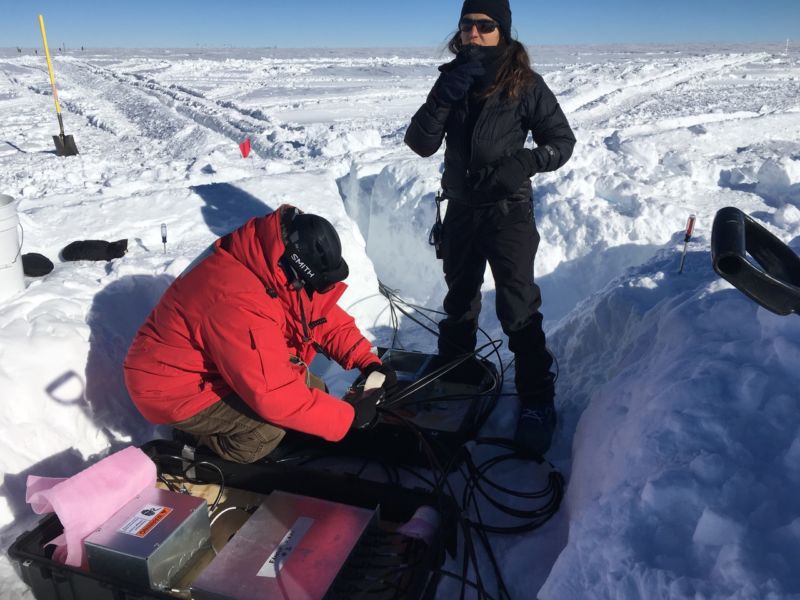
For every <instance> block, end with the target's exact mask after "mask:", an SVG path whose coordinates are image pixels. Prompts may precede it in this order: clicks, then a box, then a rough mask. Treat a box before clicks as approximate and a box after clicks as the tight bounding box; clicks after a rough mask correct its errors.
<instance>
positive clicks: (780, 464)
mask: <svg viewBox="0 0 800 600" xmlns="http://www.w3.org/2000/svg"><path fill="white" fill-rule="evenodd" d="M530 50H531V53H532V56H533V59H534V63H535V65H536V66H537V68H538V69H539V70H540V71H541V72H542V73H543V75H544V76H545V79H546V80H547V82H548V84H549V85H550V87H551V88H552V89H553V90H554V92H555V93H556V94H557V96H558V97H559V99H560V101H561V103H562V106H563V107H564V110H565V112H566V114H567V115H568V117H569V119H570V122H571V123H572V125H573V127H574V129H575V131H576V135H577V137H578V140H579V144H578V146H577V148H576V152H575V155H574V157H573V158H572V160H571V161H570V162H569V163H568V164H567V166H566V167H564V168H563V169H561V170H560V171H558V172H556V173H554V174H545V175H538V176H536V177H535V178H534V180H533V182H534V188H535V190H534V193H535V197H536V220H537V224H538V227H539V230H540V233H541V237H542V243H541V246H540V250H539V255H538V257H537V261H536V276H537V280H538V281H539V283H540V285H541V288H542V292H543V297H544V304H543V309H542V310H543V313H544V315H545V326H546V329H547V332H548V336H549V342H550V345H551V347H552V349H553V351H554V352H555V354H556V355H557V357H558V362H559V366H560V377H559V380H558V384H557V394H558V395H557V403H558V408H559V414H560V424H559V429H558V433H557V439H556V442H555V445H554V447H553V449H552V450H551V453H550V455H549V458H550V460H551V461H552V462H553V463H554V464H556V465H557V466H558V467H559V468H560V469H561V470H562V472H563V473H564V474H565V476H566V477H567V481H568V489H567V495H566V499H565V502H564V504H563V506H562V510H561V512H560V513H559V515H558V516H557V517H556V518H555V519H554V520H553V521H551V522H550V523H548V525H547V526H546V527H544V528H543V529H541V530H537V531H534V532H532V533H529V534H526V535H522V536H506V537H498V536H493V537H492V542H493V545H494V548H495V552H496V554H497V555H498V559H499V563H500V564H501V566H502V569H503V574H504V577H505V579H506V581H507V582H508V584H509V588H510V589H511V591H512V594H513V596H514V597H515V598H516V597H519V598H527V597H532V596H533V595H534V593H536V594H538V596H539V597H541V598H543V599H565V598H575V599H579V598H624V599H627V598H631V599H633V598H649V599H653V598H730V597H736V598H789V597H798V596H800V573H798V571H797V569H796V568H795V560H796V559H795V557H796V556H798V553H800V505H798V503H797V497H798V493H800V466H798V465H800V410H798V406H797V401H798V394H797V390H798V389H800V369H798V368H797V366H798V364H800V321H798V320H797V319H795V318H794V317H793V316H789V317H779V316H776V315H773V314H771V313H769V312H767V311H765V310H764V309H761V308H759V307H757V306H756V305H755V304H754V303H752V302H751V301H750V300H748V299H747V298H746V297H745V296H744V295H742V294H741V293H740V292H738V291H737V290H735V289H733V288H732V287H731V286H729V285H728V284H727V283H725V282H724V281H722V280H720V279H719V278H718V277H717V276H716V275H715V274H714V272H713V271H712V268H711V261H710V253H709V241H710V228H711V223H712V220H713V217H714V215H715V213H716V211H717V210H719V209H720V208H722V207H724V206H736V207H738V208H740V209H741V210H743V211H744V212H746V213H748V214H750V215H752V216H753V217H754V218H756V219H757V220H758V221H759V222H760V223H761V224H763V225H764V226H765V227H767V229H769V230H770V231H771V232H773V233H774V234H776V235H777V236H778V237H780V238H781V239H782V240H784V241H786V242H787V243H789V244H790V245H792V246H793V247H794V248H795V249H800V240H798V236H800V142H798V140H800V56H798V54H797V53H796V52H794V51H791V50H790V53H789V54H788V55H785V54H783V47H781V48H780V49H776V48H765V47H755V46H753V47H724V46H707V47H703V46H691V47H687V48H676V47H658V48H657V47H649V46H626V47H619V48H603V47H563V48H556V47H549V48H548V47H531V48H530ZM444 58H445V57H443V56H442V54H441V53H440V52H438V51H435V50H425V49H392V50H363V49H361V50H205V49H203V50H172V51H169V52H164V51H158V52H157V51H152V50H142V51H137V50H124V51H122V50H102V51H86V52H79V51H76V52H67V53H66V54H65V55H59V56H56V57H54V62H55V70H56V78H57V82H58V85H59V95H60V98H61V100H62V106H63V111H64V123H65V128H66V132H67V133H68V134H72V135H74V136H75V140H76V142H77V146H78V148H79V150H80V152H81V154H80V155H79V156H77V157H72V158H68V159H60V158H57V157H55V156H54V154H53V145H52V138H51V136H52V135H53V134H54V133H56V131H57V123H56V120H55V118H54V117H55V116H54V114H53V103H52V98H51V96H50V86H49V81H48V79H47V74H46V66H45V64H44V60H43V57H41V56H32V55H22V56H18V55H17V53H16V51H13V50H0V74H1V75H2V77H0V132H2V133H0V193H5V194H9V195H11V196H13V197H15V198H16V199H17V200H18V204H17V210H18V213H19V217H20V221H21V223H22V225H23V227H24V230H25V238H24V240H25V241H24V252H39V253H42V254H44V255H46V256H48V257H49V258H50V259H51V260H53V261H54V262H55V263H56V268H55V270H54V271H53V272H52V273H51V274H50V275H48V276H47V277H44V278H41V279H28V280H27V281H26V283H27V289H26V290H25V291H24V292H23V293H20V294H18V295H16V296H13V297H11V298H9V299H6V300H5V301H3V302H2V303H0V393H1V394H2V404H1V405H0V406H1V407H2V408H0V465H1V466H2V471H3V474H4V479H3V484H2V487H1V488H0V490H1V492H0V493H1V495H0V499H1V500H0V528H1V529H0V546H2V547H3V548H7V547H8V546H9V545H10V544H11V543H12V542H13V540H14V539H15V538H16V537H17V536H18V535H19V534H20V533H22V532H23V531H25V530H26V529H30V528H31V527H32V526H33V524H34V523H35V522H36V517H35V516H34V515H33V514H32V513H31V511H30V509H29V507H28V506H27V505H26V504H25V501H24V483H25V477H26V476H27V475H28V474H37V475H49V476H65V475H70V474H73V473H75V472H76V471H77V470H79V469H81V468H83V467H85V466H87V465H88V464H89V463H90V462H91V461H92V460H94V459H95V458H96V456H97V455H98V454H100V453H103V452H105V451H107V449H108V448H109V446H111V447H113V448H119V447H122V446H124V445H126V444H130V443H135V444H141V443H144V442H146V441H148V440H150V439H152V438H154V437H158V436H164V435H167V431H166V430H165V429H164V428H158V427H154V426H152V425H150V424H148V423H147V422H145V421H144V420H143V419H142V418H141V417H140V416H139V415H138V413H137V412H136V410H135V409H134V408H133V407H132V405H131V403H130V400H129V398H128V396H127V393H126V391H125V388H124V384H123V381H122V375H121V361H122V359H123V357H124V354H125V351H126V349H127V346H128V344H129V343H130V341H131V339H132V337H133V335H134V333H135V331H136V329H137V328H138V326H139V325H140V323H141V322H142V321H143V320H144V318H145V317H146V315H147V314H148V312H149V310H150V309H151V308H152V306H154V305H155V303H156V302H157V300H158V298H159V296H160V294H161V293H162V292H163V290H164V289H166V287H167V286H168V285H169V283H170V282H171V281H172V280H173V279H174V278H175V277H176V276H177V275H178V274H179V273H180V272H181V271H182V270H183V269H184V268H185V267H186V266H187V265H188V264H189V263H190V262H191V261H192V260H193V259H194V257H195V256H197V255H198V254H199V253H201V252H202V251H203V250H204V249H205V248H206V247H207V246H208V245H209V244H210V243H211V242H212V241H213V240H214V239H215V238H216V237H217V236H219V235H222V234H224V233H225V232H227V231H229V230H230V229H232V228H234V227H236V226H238V225H239V224H241V223H242V222H244V221H245V220H246V219H248V218H249V217H251V216H254V215H258V214H263V213H264V212H265V211H267V210H269V209H274V208H276V207H277V206H278V205H280V204H281V203H284V202H289V203H293V204H296V205H297V206H299V207H300V208H302V209H303V210H307V211H311V212H317V213H319V214H322V215H324V216H325V217H327V218H329V219H330V220H331V221H332V222H333V223H334V225H335V226H336V228H337V229H338V231H339V232H340V235H341V237H342V240H343V243H344V252H345V257H346V259H347V261H348V263H349V265H350V268H351V275H350V278H349V280H348V283H349V289H348V291H347V293H346V294H345V296H344V297H343V299H342V301H341V304H342V306H344V307H345V308H347V309H348V310H349V311H350V312H351V313H352V314H353V315H354V316H355V317H356V320H357V322H358V324H359V326H360V327H361V328H362V329H363V330H364V331H365V333H366V334H367V335H368V336H369V337H370V339H371V340H373V341H374V342H375V343H376V344H387V343H389V342H390V341H391V338H392V329H391V317H390V312H389V310H388V305H387V302H386V301H385V299H384V298H383V297H381V296H380V295H379V294H378V281H379V280H380V281H382V282H383V283H385V284H386V285H387V286H389V287H390V288H393V289H396V290H398V292H399V293H400V294H401V295H402V296H403V297H404V298H406V299H408V300H409V301H412V302H415V303H417V304H421V305H424V306H428V307H430V308H433V309H438V308H440V306H441V300H442V297H443V293H444V284H443V281H442V275H441V271H440V264H439V263H438V262H437V261H436V259H435V256H434V253H433V250H432V248H430V247H429V245H428V242H427V234H428V229H429V227H430V225H431V223H432V222H433V218H434V206H433V197H434V194H435V193H436V190H437V189H438V184H439V177H440V169H441V159H442V155H441V153H440V154H437V155H436V156H435V157H434V158H430V159H421V158H419V157H417V156H415V155H414V154H413V153H411V152H410V151H409V150H408V149H407V148H406V147H405V146H404V145H403V143H402V138H403V134H404V131H405V127H406V125H407V123H408V120H409V118H410V116H411V115H412V114H413V112H414V111H415V110H416V108H417V107H418V106H419V105H420V104H421V103H422V101H423V100H424V98H425V95H426V93H427V91H428V89H429V88H430V85H431V84H432V82H433V80H434V78H435V76H436V70H435V67H436V66H437V65H438V64H440V63H441V62H443V60H444ZM245 137H249V138H250V139H251V142H252V148H253V153H252V154H251V156H250V158H249V159H247V160H244V159H242V158H241V155H240V153H239V149H238V143H239V142H241V141H242V140H243V139H244V138H245ZM692 213H694V214H696V215H697V226H696V229H695V237H694V238H693V240H692V242H691V243H690V244H689V252H688V256H687V258H686V264H685V268H684V271H683V273H682V274H678V272H677V271H678V263H679V260H680V251H681V249H682V247H683V233H682V231H683V227H684V226H685V224H686V220H687V218H688V216H689V214H692ZM161 223H166V224H167V227H168V243H167V248H166V252H164V249H163V247H162V244H161V238H160V225H161ZM122 238H127V239H128V240H129V251H128V253H127V255H126V256H125V257H124V258H122V259H119V260H115V261H112V262H109V263H89V262H79V263H74V262H60V261H59V260H58V253H59V251H60V249H61V248H63V247H64V246H65V245H66V244H68V243H69V242H71V241H74V240H77V239H105V240H109V241H112V240H117V239H122ZM493 290H494V284H493V282H492V279H491V274H490V272H487V274H486V283H485V286H484V292H485V293H484V298H485V302H484V307H485V308H484V311H483V314H482V315H481V324H482V326H483V327H484V329H485V330H486V331H487V332H488V333H489V335H491V336H492V337H494V338H500V339H503V338H502V332H501V331H500V327H499V324H498V322H497V319H496V317H495V315H494V313H493ZM400 340H401V341H402V343H403V345H404V346H405V347H406V348H413V349H417V350H422V351H432V350H433V348H434V347H435V340H434V339H433V338H432V336H430V335H429V334H427V333H426V332H424V331H422V330H421V329H420V328H419V327H418V326H416V325H414V324H413V323H410V322H406V321H404V322H402V323H401V329H400ZM501 353H502V356H503V359H504V361H505V362H508V361H509V360H510V358H511V357H510V355H509V354H508V352H507V350H505V347H504V348H503V350H501ZM320 368H321V369H322V371H321V372H322V373H323V374H324V375H325V376H326V377H327V378H328V379H329V382H330V383H331V384H332V386H333V389H334V391H338V392H341V391H342V390H343V389H344V386H345V385H346V383H347V382H349V381H350V378H351V374H348V373H343V372H341V370H337V369H336V368H334V367H330V366H325V365H323V366H321V367H320ZM326 368H327V371H325V369H326ZM511 379H512V378H510V377H509V378H508V381H509V382H510V381H511ZM507 385H508V384H507ZM506 391H509V392H510V391H512V390H511V388H510V387H508V389H507V390H506ZM517 410H518V406H517V405H516V402H515V401H514V400H513V399H511V398H504V399H503V400H502V401H501V402H500V404H499V406H498V408H497V410H496V411H495V414H494V415H493V417H492V419H491V420H490V421H489V423H488V424H487V425H486V427H487V430H491V432H492V433H493V434H505V435H509V434H510V433H511V432H512V431H513V427H514V422H515V419H516V411H517ZM516 469H517V470H515V471H511V472H507V473H504V474H503V477H504V478H505V480H506V481H508V482H509V483H514V482H515V481H517V480H519V479H524V478H529V477H530V476H531V473H529V472H528V471H527V470H525V469H526V467H523V466H518V467H516ZM532 476H533V477H536V474H535V473H534V474H533V475H532ZM447 592H448V588H447V586H443V588H442V590H441V591H440V596H441V597H447ZM0 596H2V597H3V598H26V599H28V598H31V597H32V594H31V593H30V591H29V590H27V588H26V586H25V584H24V583H23V582H22V581H21V580H20V579H19V577H18V575H17V574H16V572H15V571H14V570H13V568H12V565H11V563H10V562H9V560H8V559H7V558H6V557H2V558H0Z"/></svg>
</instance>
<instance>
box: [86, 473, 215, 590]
mask: <svg viewBox="0 0 800 600" xmlns="http://www.w3.org/2000/svg"><path fill="white" fill-rule="evenodd" d="M209 540H210V526H209V520H208V505H207V504H206V501H205V500H204V499H203V498H196V497H194V496H189V495H186V494H177V493H175V492H170V491H167V490H162V489H158V488H155V487H154V488H148V489H146V490H144V491H143V492H141V493H140V494H139V495H138V496H136V497H135V498H134V499H133V500H131V501H130V502H129V503H128V504H126V505H125V506H124V507H123V508H121V509H120V510H119V511H117V512H116V513H115V514H114V516H112V517H111V518H110V519H109V520H108V521H106V522H105V523H104V524H103V525H102V526H101V527H100V528H99V529H98V530H96V531H95V532H94V533H92V534H90V535H89V536H88V537H87V538H86V539H85V540H84V546H85V547H86V557H87V560H88V563H89V570H90V571H91V572H92V573H96V574H98V575H106V576H109V577H115V578H119V579H122V580H125V581H127V582H130V583H134V584H137V585H141V586H145V587H147V586H149V587H151V588H153V589H163V588H165V587H173V586H174V585H175V581H176V580H177V578H178V577H179V576H180V575H182V573H183V571H184V568H185V567H187V566H189V564H190V563H191V562H192V560H193V559H194V558H195V557H196V556H197V555H198V553H199V552H201V551H202V550H205V549H207V548H209V547H210V541H209Z"/></svg>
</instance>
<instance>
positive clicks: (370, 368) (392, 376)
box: [361, 362, 397, 394]
mask: <svg viewBox="0 0 800 600" xmlns="http://www.w3.org/2000/svg"><path fill="white" fill-rule="evenodd" d="M375 371H377V372H378V373H383V375H384V376H385V377H386V379H385V380H384V381H383V385H382V386H381V387H382V388H383V389H384V390H386V393H387V394H391V393H392V391H394V388H396V387H397V372H396V371H395V370H394V369H393V368H392V367H390V366H389V365H382V364H381V363H377V362H374V363H370V364H369V365H367V366H366V367H364V368H363V369H361V374H362V375H363V376H364V379H366V378H367V377H369V375H370V373H374V372H375Z"/></svg>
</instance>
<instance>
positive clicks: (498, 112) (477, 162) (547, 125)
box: [405, 63, 575, 202]
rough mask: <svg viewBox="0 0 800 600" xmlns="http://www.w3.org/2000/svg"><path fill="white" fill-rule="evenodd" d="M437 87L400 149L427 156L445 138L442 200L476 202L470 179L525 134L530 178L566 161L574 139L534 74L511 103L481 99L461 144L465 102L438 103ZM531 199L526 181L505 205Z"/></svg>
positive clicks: (494, 98) (515, 147)
mask: <svg viewBox="0 0 800 600" xmlns="http://www.w3.org/2000/svg"><path fill="white" fill-rule="evenodd" d="M452 65H453V63H448V64H446V65H442V66H441V67H440V70H441V71H446V70H447V69H448V68H452ZM437 84H438V81H437ZM437 84H434V86H433V89H432V90H431V92H430V94H429V95H428V99H427V101H426V102H425V104H423V105H422V106H421V107H420V109H419V110H418V111H417V112H416V114H415V115H414V116H413V117H412V119H411V124H410V125H409V126H408V129H407V130H406V135H405V143H406V144H407V145H408V146H409V147H410V148H411V149H412V150H413V151H414V152H416V153H417V154H419V155H420V156H431V155H432V154H434V153H435V152H436V151H437V150H438V149H439V146H441V144H442V139H443V138H444V137H445V136H447V144H446V149H445V153H444V174H443V175H442V190H443V193H444V196H445V197H446V198H450V199H453V200H456V201H461V202H480V201H481V199H480V198H475V197H474V194H471V193H470V192H471V186H470V183H469V176H470V173H475V172H476V171H478V170H479V169H481V168H483V167H485V166H487V165H491V164H492V163H494V162H496V161H497V160H498V159H500V158H502V157H503V156H506V155H508V154H511V153H513V152H514V151H515V150H518V149H519V148H522V147H523V146H524V144H525V140H526V139H527V137H528V132H529V131H530V132H531V133H532V134H533V140H534V142H536V145H537V147H536V148H535V149H534V150H533V155H534V159H535V164H536V165H538V166H537V168H536V171H535V172H544V171H555V170H556V169H558V168H559V167H561V166H562V165H563V164H564V163H566V162H567V160H569V157H570V156H572V149H573V148H574V146H575V135H574V134H573V133H572V129H571V128H570V126H569V123H568V122H567V118H566V117H565V116H564V113H563V111H562V110H561V107H560V106H559V105H558V101H557V100H556V97H555V96H554V95H553V92H551V91H550V88H548V87H547V84H546V83H545V82H544V79H542V77H541V75H539V74H538V73H534V79H533V83H532V85H530V86H529V87H528V89H526V90H525V91H524V92H523V93H522V94H521V95H520V97H519V98H517V99H516V100H510V99H508V98H505V97H504V96H502V95H501V94H493V95H492V96H490V97H489V98H487V99H486V102H485V103H484V106H483V109H482V110H481V112H480V115H479V116H478V119H477V121H476V122H475V128H474V130H473V134H472V140H467V139H466V137H467V132H466V126H465V122H466V120H467V110H468V108H467V106H468V103H467V101H466V99H464V100H462V101H460V102H456V103H454V104H453V105H448V104H446V103H443V102H441V101H440V100H439V99H438V97H437V93H436V92H437ZM531 175H533V173H531ZM531 193H532V189H531V182H530V179H526V180H525V182H524V183H523V184H522V186H521V187H520V188H519V190H518V191H517V192H515V193H514V194H512V195H511V196H510V197H509V200H528V199H530V197H531Z"/></svg>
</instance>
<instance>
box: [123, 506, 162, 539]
mask: <svg viewBox="0 0 800 600" xmlns="http://www.w3.org/2000/svg"><path fill="white" fill-rule="evenodd" d="M171 512H172V509H171V508H169V507H168V506H158V505H156V504H145V505H144V506H143V507H142V508H141V509H140V510H139V512H137V513H136V514H135V515H133V516H132V517H131V518H129V519H128V520H127V521H125V522H124V523H123V524H122V526H120V528H119V529H118V531H120V532H121V533H127V534H128V535H133V536H136V537H139V538H143V537H144V536H146V535H147V534H148V533H150V532H151V531H153V528H154V527H155V526H156V525H158V524H159V523H160V522H161V521H163V520H164V519H165V518H166V516H167V515H168V514H169V513H171Z"/></svg>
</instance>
